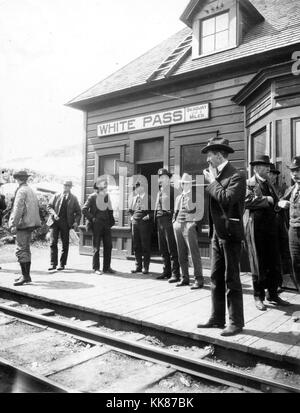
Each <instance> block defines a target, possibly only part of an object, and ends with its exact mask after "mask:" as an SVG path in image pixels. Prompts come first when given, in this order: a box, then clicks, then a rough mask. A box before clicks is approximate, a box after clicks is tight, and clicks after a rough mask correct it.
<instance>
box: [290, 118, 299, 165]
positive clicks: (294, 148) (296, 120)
mask: <svg viewBox="0 0 300 413" xmlns="http://www.w3.org/2000/svg"><path fill="white" fill-rule="evenodd" d="M297 123H299V124H300V117H299V118H292V133H291V135H292V157H295V156H300V143H299V153H297V141H296V138H297V136H296V132H297V126H296V124H297ZM299 142H300V141H299Z"/></svg>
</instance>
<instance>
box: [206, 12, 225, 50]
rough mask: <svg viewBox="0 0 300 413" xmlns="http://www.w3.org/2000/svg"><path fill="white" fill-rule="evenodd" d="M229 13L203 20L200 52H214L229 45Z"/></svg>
mask: <svg viewBox="0 0 300 413" xmlns="http://www.w3.org/2000/svg"><path fill="white" fill-rule="evenodd" d="M229 43H230V42H229V13H228V12H227V13H222V14H219V15H218V16H215V17H212V18H209V19H206V20H202V21H201V46H200V47H201V50H200V54H208V53H213V52H216V51H218V50H222V49H226V48H228V47H229Z"/></svg>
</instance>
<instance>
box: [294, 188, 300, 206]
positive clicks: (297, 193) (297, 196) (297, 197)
mask: <svg viewBox="0 0 300 413" xmlns="http://www.w3.org/2000/svg"><path fill="white" fill-rule="evenodd" d="M299 195H300V186H298V189H297V190H296V192H295V194H294V197H293V202H297V201H298V199H299Z"/></svg>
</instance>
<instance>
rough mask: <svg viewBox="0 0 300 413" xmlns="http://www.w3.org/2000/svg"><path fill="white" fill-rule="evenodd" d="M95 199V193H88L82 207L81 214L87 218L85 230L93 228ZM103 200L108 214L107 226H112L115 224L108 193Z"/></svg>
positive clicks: (96, 209)
mask: <svg viewBox="0 0 300 413" xmlns="http://www.w3.org/2000/svg"><path fill="white" fill-rule="evenodd" d="M96 200H97V194H96V193H94V194H92V195H90V196H89V197H88V199H87V201H86V203H85V204H84V206H83V208H82V214H83V215H84V216H85V217H86V219H87V220H88V222H87V225H86V230H87V231H92V230H93V222H94V219H95V218H96V214H97V211H98V208H97V203H96ZM105 202H106V204H107V210H108V214H109V226H110V227H113V226H114V225H115V218H114V213H113V208H112V203H111V199H110V196H109V195H108V194H107V195H106V199H105Z"/></svg>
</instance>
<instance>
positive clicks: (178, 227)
mask: <svg viewBox="0 0 300 413" xmlns="http://www.w3.org/2000/svg"><path fill="white" fill-rule="evenodd" d="M179 182H180V185H181V188H182V193H181V194H180V195H178V197H177V198H176V201H175V212H174V218H173V227H174V232H175V239H176V243H177V249H178V258H179V264H180V268H181V274H182V275H181V282H180V283H179V284H177V287H184V286H187V285H189V283H190V277H189V254H190V255H191V258H192V263H193V267H194V278H195V282H194V284H193V285H192V287H191V289H192V290H197V289H200V288H203V286H204V278H203V269H202V261H201V255H200V249H199V246H198V232H197V223H198V222H199V221H200V220H201V218H202V216H201V211H200V205H196V204H194V203H193V184H194V183H195V182H196V181H194V180H193V178H192V176H191V175H189V174H187V173H184V174H183V176H182V178H181V179H180V181H179ZM197 209H198V211H197Z"/></svg>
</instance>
